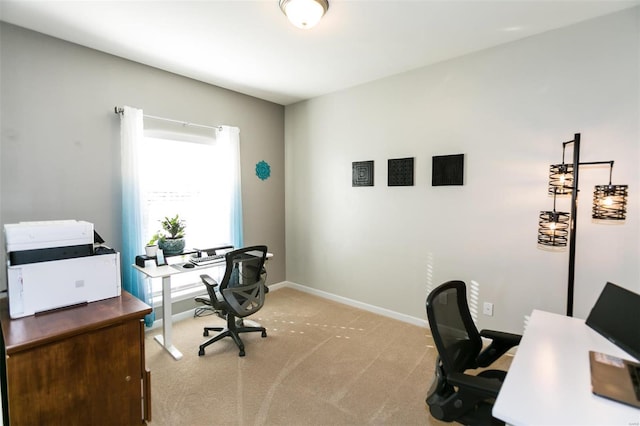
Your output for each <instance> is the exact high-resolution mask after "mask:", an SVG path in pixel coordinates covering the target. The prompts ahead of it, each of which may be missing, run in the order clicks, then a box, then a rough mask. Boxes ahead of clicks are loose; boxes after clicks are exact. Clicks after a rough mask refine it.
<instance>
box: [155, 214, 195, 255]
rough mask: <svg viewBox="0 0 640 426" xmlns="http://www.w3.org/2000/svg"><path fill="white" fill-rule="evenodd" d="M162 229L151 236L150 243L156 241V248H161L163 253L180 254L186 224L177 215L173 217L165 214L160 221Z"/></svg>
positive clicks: (182, 248)
mask: <svg viewBox="0 0 640 426" xmlns="http://www.w3.org/2000/svg"><path fill="white" fill-rule="evenodd" d="M160 225H161V226H162V229H161V230H160V231H158V232H156V234H155V235H154V236H153V237H152V239H151V241H150V243H153V242H155V241H157V243H158V248H160V249H162V251H163V252H164V254H165V255H172V254H180V253H182V251H183V250H184V245H185V241H184V231H185V228H186V227H187V224H186V222H185V221H184V220H182V219H180V216H179V215H177V214H176V215H175V216H174V217H168V216H165V218H164V219H162V220H161V221H160Z"/></svg>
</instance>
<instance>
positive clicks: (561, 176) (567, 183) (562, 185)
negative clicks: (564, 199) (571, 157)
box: [549, 163, 573, 195]
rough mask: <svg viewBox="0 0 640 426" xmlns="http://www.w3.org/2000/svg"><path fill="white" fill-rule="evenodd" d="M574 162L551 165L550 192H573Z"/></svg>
mask: <svg viewBox="0 0 640 426" xmlns="http://www.w3.org/2000/svg"><path fill="white" fill-rule="evenodd" d="M572 191H573V164H564V163H563V164H553V165H552V166H550V167H549V194H559V195H562V194H571V192H572Z"/></svg>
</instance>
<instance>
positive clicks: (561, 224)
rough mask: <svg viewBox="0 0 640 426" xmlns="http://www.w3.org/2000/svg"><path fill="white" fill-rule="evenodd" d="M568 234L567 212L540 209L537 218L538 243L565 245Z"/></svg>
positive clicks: (553, 245)
mask: <svg viewBox="0 0 640 426" xmlns="http://www.w3.org/2000/svg"><path fill="white" fill-rule="evenodd" d="M568 236H569V213H564V212H557V211H555V210H554V211H542V212H540V216H539V219H538V244H541V245H543V246H551V247H566V246H567V239H568Z"/></svg>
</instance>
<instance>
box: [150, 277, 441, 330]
mask: <svg viewBox="0 0 640 426" xmlns="http://www.w3.org/2000/svg"><path fill="white" fill-rule="evenodd" d="M286 287H289V288H293V289H295V290H298V291H303V292H305V293H309V294H313V295H314V296H319V297H322V298H324V299H328V300H332V301H334V302H338V303H342V304H344V305H348V306H352V307H354V308H358V309H362V310H364V311H367V312H372V313H374V314H378V315H382V316H385V317H389V318H393V319H396V320H398V321H402V322H406V323H409V324H413V325H417V326H419V327H428V326H429V325H428V323H427V320H426V319H422V318H417V317H412V316H410V315H405V314H401V313H399V312H395V311H392V310H390V309H386V308H380V307H378V306H374V305H370V304H368V303H363V302H359V301H357V300H353V299H349V298H347V297H343V296H338V295H335V294H332V293H328V292H326V291H322V290H318V289H315V288H311V287H307V286H304V285H300V284H296V283H294V282H291V281H281V282H279V283H276V284H270V285H269V291H277V290H279V289H281V288H286ZM193 312H194V309H190V310H188V311H184V312H180V313H177V314H174V315H172V317H171V318H172V321H173V322H178V321H181V320H184V319H187V318H193ZM159 327H162V319H159V320H156V321H154V322H153V325H152V326H151V327H149V328H147V330H154V329H156V328H159Z"/></svg>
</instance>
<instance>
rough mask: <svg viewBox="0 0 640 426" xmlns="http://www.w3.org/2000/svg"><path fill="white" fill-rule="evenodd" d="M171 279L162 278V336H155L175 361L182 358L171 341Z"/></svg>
mask: <svg viewBox="0 0 640 426" xmlns="http://www.w3.org/2000/svg"><path fill="white" fill-rule="evenodd" d="M171 326H172V324H171V277H170V276H168V277H162V334H161V335H160V334H159V335H157V336H155V337H154V338H155V340H156V342H158V343H160V345H162V347H163V348H165V349H166V350H167V351H168V352H169V353H170V354H171V356H172V357H174V358H175V359H176V360H178V359H180V358H182V352H180V351H179V350H178V349H177V348H176V347H175V346H173V342H172V340H171Z"/></svg>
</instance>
